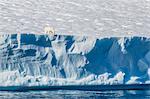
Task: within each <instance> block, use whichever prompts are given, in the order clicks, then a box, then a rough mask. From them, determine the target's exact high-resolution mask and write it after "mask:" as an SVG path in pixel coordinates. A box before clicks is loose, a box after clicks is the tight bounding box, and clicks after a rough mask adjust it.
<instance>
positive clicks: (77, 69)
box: [0, 34, 150, 86]
mask: <svg viewBox="0 0 150 99" xmlns="http://www.w3.org/2000/svg"><path fill="white" fill-rule="evenodd" d="M149 81H150V39H149V38H145V37H110V38H102V37H96V36H95V37H94V36H75V35H74V36H71V35H36V34H6V35H3V36H0V86H42V85H48V86H61V85H116V84H134V83H135V84H146V83H149Z"/></svg>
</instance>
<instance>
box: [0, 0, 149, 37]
mask: <svg viewBox="0 0 150 99" xmlns="http://www.w3.org/2000/svg"><path fill="white" fill-rule="evenodd" d="M149 11H150V0H107V1H106V0H92V1H91V0H38V1H37V0H28V1H27V0H1V1H0V33H17V32H24V33H29V32H30V33H42V32H43V28H44V27H45V25H46V24H49V25H50V26H52V27H54V28H55V30H56V32H57V33H62V34H63V33H69V34H71V33H80V34H81V33H83V34H84V33H86V34H100V35H102V36H105V35H109V36H113V35H114V36H118V35H121V36H122V35H123V36H124V35H128V34H126V33H131V34H130V35H149V28H150V19H149V17H150V12H149Z"/></svg>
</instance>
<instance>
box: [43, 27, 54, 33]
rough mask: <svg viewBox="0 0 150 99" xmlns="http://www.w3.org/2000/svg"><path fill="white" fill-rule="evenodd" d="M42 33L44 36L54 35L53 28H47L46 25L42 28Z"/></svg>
mask: <svg viewBox="0 0 150 99" xmlns="http://www.w3.org/2000/svg"><path fill="white" fill-rule="evenodd" d="M44 32H45V34H52V35H55V30H54V28H53V27H50V26H48V25H47V26H46V27H45V28H44Z"/></svg>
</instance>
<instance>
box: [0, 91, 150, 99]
mask: <svg viewBox="0 0 150 99" xmlns="http://www.w3.org/2000/svg"><path fill="white" fill-rule="evenodd" d="M43 98H44V99H112V98H113V99H114V98H115V99H116V98H117V99H118V98H121V99H126V98H128V99H130V98H131V99H150V90H130V91H129V90H124V91H122V90H120V91H77V90H58V91H28V92H7V91H0V99H43Z"/></svg>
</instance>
